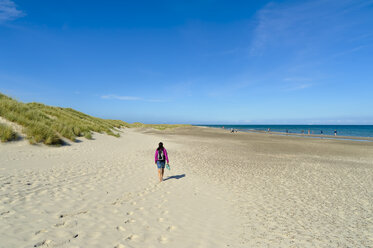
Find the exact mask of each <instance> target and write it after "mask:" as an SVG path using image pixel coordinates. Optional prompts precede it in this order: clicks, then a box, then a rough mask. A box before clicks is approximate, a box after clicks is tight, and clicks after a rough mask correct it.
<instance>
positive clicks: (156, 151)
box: [154, 150, 158, 163]
mask: <svg viewBox="0 0 373 248" xmlns="http://www.w3.org/2000/svg"><path fill="white" fill-rule="evenodd" d="M157 159H158V150H155V157H154V161H155V163H157Z"/></svg>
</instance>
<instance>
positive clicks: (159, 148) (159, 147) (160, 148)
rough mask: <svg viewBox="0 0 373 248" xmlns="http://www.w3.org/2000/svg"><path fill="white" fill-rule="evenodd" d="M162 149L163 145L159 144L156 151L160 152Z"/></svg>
mask: <svg viewBox="0 0 373 248" xmlns="http://www.w3.org/2000/svg"><path fill="white" fill-rule="evenodd" d="M163 149H164V148H163V143H162V142H159V144H158V148H157V150H158V151H160V150H163Z"/></svg>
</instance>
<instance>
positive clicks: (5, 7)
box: [0, 0, 25, 24]
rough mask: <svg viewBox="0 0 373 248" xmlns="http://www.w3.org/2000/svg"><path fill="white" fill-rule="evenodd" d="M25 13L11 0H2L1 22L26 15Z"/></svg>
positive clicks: (0, 9)
mask: <svg viewBox="0 0 373 248" xmlns="http://www.w3.org/2000/svg"><path fill="white" fill-rule="evenodd" d="M24 15H25V13H24V12H23V11H21V10H18V9H17V7H16V4H15V3H14V2H13V1H11V0H0V24H1V23H4V22H6V21H11V20H14V19H17V18H19V17H22V16H24Z"/></svg>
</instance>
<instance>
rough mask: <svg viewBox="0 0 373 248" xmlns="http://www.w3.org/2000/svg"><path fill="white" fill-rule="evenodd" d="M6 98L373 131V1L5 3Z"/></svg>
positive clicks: (95, 109) (2, 73)
mask: <svg viewBox="0 0 373 248" xmlns="http://www.w3.org/2000/svg"><path fill="white" fill-rule="evenodd" d="M0 92H2V93H5V94H7V95H10V96H12V97H14V98H16V99H18V100H21V101H24V102H31V101H36V102H42V103H45V104H49V105H54V106H62V107H72V108H74V109H77V110H79V111H82V112H85V113H88V114H91V115H94V116H98V117H102V118H115V119H122V120H125V121H129V122H135V121H140V122H145V123H193V124H201V123H205V124H213V123H214V124H223V123H225V124H237V123H240V124H251V123H252V124H258V123H262V124H266V123H271V124H373V97H372V95H373V1H370V0H364V1H359V0H336V1H329V0H312V1H215V0H205V1H203V0H200V1H69V0H66V1H49V0H45V1H38V0H35V1H26V0H25V1H21V0H14V1H13V0H0Z"/></svg>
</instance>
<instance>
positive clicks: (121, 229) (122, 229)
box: [116, 226, 126, 232]
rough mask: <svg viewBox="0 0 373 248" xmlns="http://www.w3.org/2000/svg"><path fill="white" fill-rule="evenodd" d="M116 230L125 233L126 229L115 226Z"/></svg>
mask: <svg viewBox="0 0 373 248" xmlns="http://www.w3.org/2000/svg"><path fill="white" fill-rule="evenodd" d="M116 229H117V230H118V231H121V232H125V231H126V228H124V227H122V226H117V227H116Z"/></svg>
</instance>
